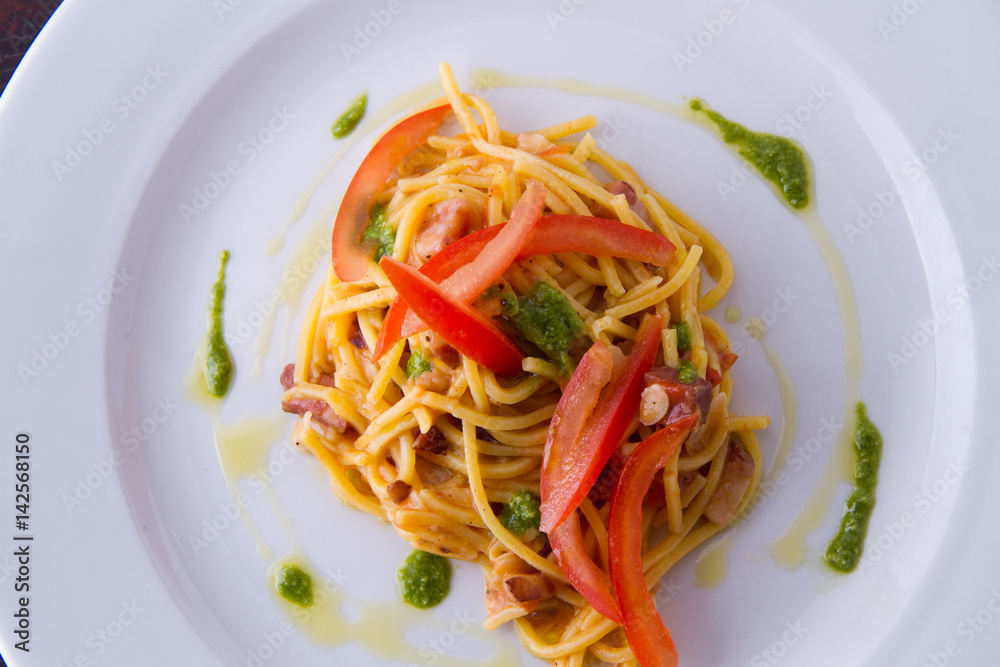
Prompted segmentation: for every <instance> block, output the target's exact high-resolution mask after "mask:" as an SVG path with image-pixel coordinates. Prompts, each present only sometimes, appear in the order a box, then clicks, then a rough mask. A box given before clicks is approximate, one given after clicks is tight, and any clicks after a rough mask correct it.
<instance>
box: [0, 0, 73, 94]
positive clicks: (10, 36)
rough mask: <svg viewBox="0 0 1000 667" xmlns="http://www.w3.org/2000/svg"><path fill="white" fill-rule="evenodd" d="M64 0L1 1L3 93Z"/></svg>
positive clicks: (0, 78)
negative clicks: (39, 34)
mask: <svg viewBox="0 0 1000 667" xmlns="http://www.w3.org/2000/svg"><path fill="white" fill-rule="evenodd" d="M60 2H61V0H0V91H2V90H4V89H5V88H6V87H7V82H8V81H10V77H11V75H12V74H13V73H14V70H15V69H16V68H17V65H18V63H20V62H21V58H23V57H24V54H25V52H26V51H27V50H28V47H29V46H31V43H32V42H33V41H35V37H37V36H38V33H39V32H40V31H41V29H42V26H44V25H45V22H46V21H48V20H49V17H50V16H52V12H54V11H55V10H56V7H58V6H59V3H60Z"/></svg>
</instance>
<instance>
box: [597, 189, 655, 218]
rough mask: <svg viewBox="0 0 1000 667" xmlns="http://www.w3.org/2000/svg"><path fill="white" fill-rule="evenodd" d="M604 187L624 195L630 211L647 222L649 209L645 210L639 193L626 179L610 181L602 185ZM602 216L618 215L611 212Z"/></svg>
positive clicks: (612, 192)
mask: <svg viewBox="0 0 1000 667" xmlns="http://www.w3.org/2000/svg"><path fill="white" fill-rule="evenodd" d="M604 189H605V190H607V191H608V192H610V193H611V194H613V195H625V201H627V202H628V207H629V208H630V209H632V212H633V213H635V214H636V215H637V216H639V219H640V220H642V221H643V222H649V211H647V210H646V206H645V205H644V204H643V203H642V202H641V201H639V195H638V194H636V191H635V188H633V187H632V186H631V185H629V184H628V183H627V182H626V181H611V182H610V183H606V184H605V185H604ZM602 217H612V218H617V217H618V216H616V215H614V214H613V213H612V215H611V216H602Z"/></svg>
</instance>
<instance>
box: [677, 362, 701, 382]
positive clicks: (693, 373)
mask: <svg viewBox="0 0 1000 667" xmlns="http://www.w3.org/2000/svg"><path fill="white" fill-rule="evenodd" d="M677 379H678V380H680V381H681V382H683V383H684V384H691V383H692V382H694V381H695V380H697V379H698V367H697V366H695V365H694V364H693V363H692V362H691V361H690V360H688V359H685V360H683V361H682V362H681V363H680V365H679V366H678V367H677Z"/></svg>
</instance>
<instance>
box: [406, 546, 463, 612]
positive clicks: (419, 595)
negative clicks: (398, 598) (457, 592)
mask: <svg viewBox="0 0 1000 667" xmlns="http://www.w3.org/2000/svg"><path fill="white" fill-rule="evenodd" d="M396 582H397V583H398V584H399V593H400V595H402V596H403V601H404V602H406V603H407V604H411V605H413V606H414V607H418V608H420V609H427V608H429V607H433V606H434V605H436V604H438V603H439V602H441V601H442V600H444V598H445V596H446V595H448V589H449V588H450V587H451V562H449V560H448V559H447V558H445V557H444V556H439V555H437V554H432V553H427V552H426V551H414V552H413V553H412V554H410V555H409V556H407V558H406V562H404V563H403V567H401V568H400V569H399V571H398V572H397V573H396Z"/></svg>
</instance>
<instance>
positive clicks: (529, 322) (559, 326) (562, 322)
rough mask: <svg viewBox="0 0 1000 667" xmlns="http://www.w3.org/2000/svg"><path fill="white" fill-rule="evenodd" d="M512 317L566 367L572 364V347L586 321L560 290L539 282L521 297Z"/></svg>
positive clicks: (547, 353)
mask: <svg viewBox="0 0 1000 667" xmlns="http://www.w3.org/2000/svg"><path fill="white" fill-rule="evenodd" d="M517 306H518V307H517V311H516V312H515V313H514V314H513V315H512V316H511V318H510V320H511V322H512V323H513V324H514V327H515V328H517V330H518V331H519V332H521V335H522V336H524V337H525V338H527V339H528V340H529V341H531V342H532V343H534V344H535V345H537V346H538V349H540V350H541V351H542V352H544V353H545V354H546V356H548V357H549V358H550V359H552V360H553V361H556V362H558V363H559V365H560V366H562V367H563V368H568V367H569V364H570V361H571V360H570V358H569V354H568V352H569V348H570V346H571V345H572V344H573V341H574V340H575V339H576V337H577V336H579V335H581V334H582V333H583V332H584V328H583V322H582V321H580V317H579V315H577V314H576V311H575V310H573V307H572V306H571V305H569V301H567V300H566V297H564V296H563V295H562V293H561V292H559V290H557V289H556V288H555V287H552V286H551V285H549V284H548V283H546V282H541V281H539V282H537V283H535V284H534V286H532V288H531V291H530V292H528V293H527V294H525V295H524V296H522V297H521V298H519V299H518V304H517Z"/></svg>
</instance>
